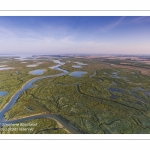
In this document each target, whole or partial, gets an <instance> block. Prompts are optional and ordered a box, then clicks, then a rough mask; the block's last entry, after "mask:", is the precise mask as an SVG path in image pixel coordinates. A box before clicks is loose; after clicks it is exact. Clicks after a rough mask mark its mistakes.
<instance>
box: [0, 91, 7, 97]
mask: <svg viewBox="0 0 150 150" xmlns="http://www.w3.org/2000/svg"><path fill="white" fill-rule="evenodd" d="M7 93H8V92H5V91H0V97H1V96H4V95H6V94H7Z"/></svg>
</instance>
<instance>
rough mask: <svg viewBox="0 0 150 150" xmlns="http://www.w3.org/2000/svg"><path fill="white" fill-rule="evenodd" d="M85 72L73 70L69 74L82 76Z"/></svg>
mask: <svg viewBox="0 0 150 150" xmlns="http://www.w3.org/2000/svg"><path fill="white" fill-rule="evenodd" d="M86 73H87V72H85V71H74V72H71V73H70V74H69V75H70V76H73V77H82V75H83V74H86Z"/></svg>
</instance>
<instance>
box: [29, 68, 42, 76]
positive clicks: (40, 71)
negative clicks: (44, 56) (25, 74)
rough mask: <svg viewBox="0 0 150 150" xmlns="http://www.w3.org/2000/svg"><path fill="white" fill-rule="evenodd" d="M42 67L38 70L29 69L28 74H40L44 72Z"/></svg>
mask: <svg viewBox="0 0 150 150" xmlns="http://www.w3.org/2000/svg"><path fill="white" fill-rule="evenodd" d="M44 71H45V70H44V69H38V70H33V71H30V74H32V75H42V74H43V73H44Z"/></svg>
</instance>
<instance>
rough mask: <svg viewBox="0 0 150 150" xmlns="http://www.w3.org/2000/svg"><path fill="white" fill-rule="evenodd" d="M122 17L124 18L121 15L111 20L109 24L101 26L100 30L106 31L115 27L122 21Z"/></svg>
mask: <svg viewBox="0 0 150 150" xmlns="http://www.w3.org/2000/svg"><path fill="white" fill-rule="evenodd" d="M124 18H125V17H121V18H120V19H119V20H118V21H116V22H113V23H111V24H109V25H107V26H105V27H104V28H101V31H102V32H106V31H108V30H111V29H113V28H115V27H116V26H118V25H119V24H120V23H121V22H122V21H123V19H124Z"/></svg>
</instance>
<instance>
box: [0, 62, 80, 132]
mask: <svg viewBox="0 0 150 150" xmlns="http://www.w3.org/2000/svg"><path fill="white" fill-rule="evenodd" d="M54 62H55V63H58V64H57V65H56V66H53V67H50V68H51V69H55V70H59V71H62V73H59V74H55V75H49V76H41V77H35V78H33V79H31V80H29V81H27V82H26V83H25V84H24V85H23V86H22V87H21V88H20V89H19V90H18V91H17V92H16V93H15V94H14V95H13V96H12V97H11V99H10V101H9V102H8V103H7V104H6V105H5V106H4V107H3V109H2V110H1V111H0V127H1V126H3V124H5V123H8V124H10V123H18V122H23V121H29V120H33V119H38V118H50V119H53V120H55V121H57V122H58V123H59V124H61V125H62V126H63V128H65V129H66V130H67V131H68V132H69V133H73V134H79V133H80V132H79V131H78V129H77V128H75V127H74V126H72V125H71V124H70V123H69V122H67V121H65V120H64V119H62V117H61V116H60V115H57V114H37V115H32V116H27V117H25V118H20V119H14V120H5V119H4V115H5V113H6V112H7V111H8V110H9V109H11V108H12V107H13V105H14V104H15V102H16V101H17V99H18V98H19V96H20V95H21V94H22V93H23V92H24V91H25V90H27V89H29V88H31V86H32V84H33V83H34V82H36V81H38V80H41V79H44V78H52V77H59V76H63V75H66V74H68V73H69V72H68V71H66V70H63V69H61V68H59V67H60V66H62V65H64V64H65V63H62V62H60V61H59V60H54Z"/></svg>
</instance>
